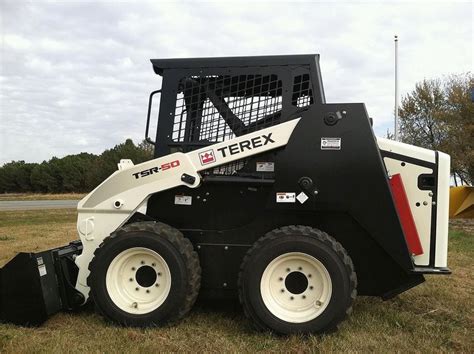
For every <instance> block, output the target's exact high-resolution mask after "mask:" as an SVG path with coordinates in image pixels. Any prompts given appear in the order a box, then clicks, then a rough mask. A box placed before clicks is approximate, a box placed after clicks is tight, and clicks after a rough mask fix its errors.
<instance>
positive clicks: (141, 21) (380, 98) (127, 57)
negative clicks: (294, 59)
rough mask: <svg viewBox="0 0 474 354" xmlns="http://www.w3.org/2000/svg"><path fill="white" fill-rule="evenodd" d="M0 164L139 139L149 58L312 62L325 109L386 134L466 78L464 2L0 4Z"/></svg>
mask: <svg viewBox="0 0 474 354" xmlns="http://www.w3.org/2000/svg"><path fill="white" fill-rule="evenodd" d="M0 14H1V16H2V18H1V29H0V31H1V33H0V35H1V43H2V48H1V52H0V54H1V55H0V69H1V72H0V104H1V106H0V164H1V163H3V162H6V161H9V160H13V159H14V160H20V159H23V160H27V161H41V160H44V159H49V158H50V157H51V156H64V155H66V154H71V153H78V152H81V151H88V152H93V153H99V152H101V151H103V150H104V149H105V148H110V147H112V146H113V145H115V144H117V143H119V142H122V141H123V139H124V137H131V138H133V139H134V140H136V141H138V140H141V139H142V136H143V131H144V125H145V114H146V110H147V100H148V93H149V92H151V91H153V90H155V89H157V88H159V87H160V85H161V79H160V77H158V76H157V75H155V74H154V72H153V71H152V68H151V64H150V62H149V59H150V58H163V57H165V58H166V57H205V56H233V55H234V56H236V55H239V56H240V55H265V54H297V53H319V54H321V69H322V75H323V81H324V84H325V92H326V97H327V100H328V102H365V103H366V105H367V109H368V112H369V114H370V116H372V117H374V119H375V129H376V131H377V132H378V133H379V134H384V133H385V130H386V128H387V127H391V125H392V123H391V121H392V113H393V91H394V88H393V35H394V34H398V35H399V36H400V87H401V93H402V94H403V93H406V92H408V91H410V90H411V89H412V88H413V86H414V84H415V82H417V81H420V80H422V79H423V78H431V77H440V76H442V75H447V74H450V73H458V72H465V71H468V70H472V67H473V61H472V60H473V28H472V3H471V2H449V3H439V2H426V1H421V2H408V1H404V2H392V1H391V2H387V3H385V2H381V1H379V2H371V3H370V2H369V3H368V2H352V3H347V2H337V3H335V4H334V3H325V2H316V3H307V2H281V1H278V2H263V3H255V2H250V1H248V2H230V1H226V2H220V3H210V2H199V3H190V2H173V3H170V2H140V3H129V2H99V3H97V2H82V3H81V2H75V1H70V2H69V1H68V2H64V1H62V2H51V3H50V2H48V3H44V2H22V1H5V0H4V1H2V2H0Z"/></svg>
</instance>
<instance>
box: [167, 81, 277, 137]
mask: <svg viewBox="0 0 474 354" xmlns="http://www.w3.org/2000/svg"><path fill="white" fill-rule="evenodd" d="M281 109H282V82H281V81H280V80H278V78H277V76H276V75H238V76H207V77H190V78H185V79H183V80H181V84H180V92H179V93H178V97H177V101H176V110H175V116H174V124H173V132H172V141H173V142H175V143H177V142H188V143H198V144H195V145H197V146H198V145H205V144H206V143H211V144H212V143H216V142H220V141H224V140H228V139H232V138H234V137H236V136H240V135H243V134H247V133H250V132H252V131H255V130H258V129H262V128H265V127H269V126H271V125H274V124H277V122H278V121H279V120H280V119H281Z"/></svg>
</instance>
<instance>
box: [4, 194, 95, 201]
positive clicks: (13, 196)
mask: <svg viewBox="0 0 474 354" xmlns="http://www.w3.org/2000/svg"><path fill="white" fill-rule="evenodd" d="M85 196H86V194H84V193H61V194H48V193H46V194H30V193H5V194H0V201H7V200H79V199H82V198H84V197H85Z"/></svg>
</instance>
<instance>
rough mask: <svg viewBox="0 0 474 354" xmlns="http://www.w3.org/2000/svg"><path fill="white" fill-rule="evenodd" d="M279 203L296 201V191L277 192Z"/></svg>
mask: <svg viewBox="0 0 474 354" xmlns="http://www.w3.org/2000/svg"><path fill="white" fill-rule="evenodd" d="M276 202H277V203H295V202H296V193H283V192H279V193H277V194H276Z"/></svg>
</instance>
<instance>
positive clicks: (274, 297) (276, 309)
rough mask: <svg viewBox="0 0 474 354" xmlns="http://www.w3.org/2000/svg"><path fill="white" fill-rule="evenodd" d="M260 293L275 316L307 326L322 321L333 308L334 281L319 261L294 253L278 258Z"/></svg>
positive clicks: (271, 267)
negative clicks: (331, 301) (310, 322)
mask: <svg viewBox="0 0 474 354" xmlns="http://www.w3.org/2000/svg"><path fill="white" fill-rule="evenodd" d="M296 273H299V274H296ZM304 279H306V281H307V286H306V288H305V286H304V285H305V280H304ZM303 289H304V290H303ZM260 293H261V295H262V300H263V302H264V304H265V306H266V307H267V309H268V310H269V311H270V312H271V313H272V314H273V315H274V316H276V317H278V318H279V319H281V320H283V321H286V322H291V323H303V322H308V321H311V320H313V319H315V318H316V317H318V316H319V315H320V314H321V313H323V311H324V310H325V309H326V307H327V306H328V305H329V301H330V300H331V295H332V281H331V277H330V275H329V272H328V271H327V269H326V267H325V266H324V265H323V264H322V263H321V262H320V261H319V260H317V259H316V258H314V257H313V256H310V255H309V254H306V253H300V252H290V253H285V254H282V255H281V256H278V257H277V258H275V259H274V260H273V261H271V262H270V264H268V266H267V267H266V268H265V270H264V272H263V275H262V279H261V281H260Z"/></svg>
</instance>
